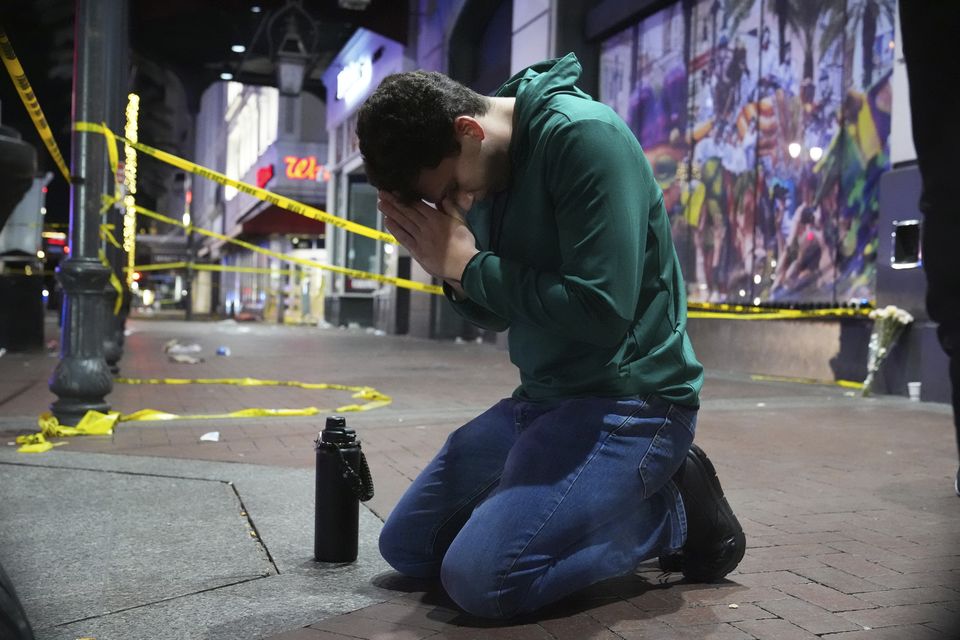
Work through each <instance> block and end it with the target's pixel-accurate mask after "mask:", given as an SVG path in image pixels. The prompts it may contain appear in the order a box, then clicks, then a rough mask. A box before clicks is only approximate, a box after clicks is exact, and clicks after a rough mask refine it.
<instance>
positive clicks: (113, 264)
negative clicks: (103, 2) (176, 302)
mask: <svg viewBox="0 0 960 640" xmlns="http://www.w3.org/2000/svg"><path fill="white" fill-rule="evenodd" d="M110 4H111V10H110V11H108V12H107V15H106V17H107V21H106V22H105V23H104V24H103V30H104V31H105V32H107V33H108V34H110V35H108V36H107V38H106V39H105V42H104V55H105V56H106V60H107V62H106V64H107V82H108V87H107V97H106V102H107V120H106V121H107V126H108V127H110V129H111V130H112V131H113V132H114V133H121V134H122V133H123V129H124V123H125V121H126V117H125V116H126V104H127V67H128V60H129V58H128V39H127V0H111V2H110ZM122 151H123V147H122V145H121V147H120V149H118V151H117V153H118V156H119V157H122ZM116 181H117V176H115V175H113V174H112V172H109V171H108V172H107V173H106V174H105V180H104V187H103V188H104V192H105V193H109V194H113V193H115V190H116ZM125 211H126V210H125V207H124V203H123V200H122V199H121V200H120V201H119V202H117V203H115V204H114V205H113V206H112V207H110V210H109V211H107V216H106V222H107V224H109V225H111V226H112V227H113V229H112V231H111V233H112V234H113V237H114V238H115V239H116V241H117V242H118V243H122V242H123V218H124V213H125ZM102 246H103V248H104V251H105V252H106V255H107V261H108V262H109V264H110V269H111V271H113V274H114V276H116V280H115V282H120V283H121V290H120V291H117V290H116V288H115V287H114V286H113V285H112V284H110V283H108V284H107V286H106V288H105V289H104V297H105V298H106V305H107V318H106V320H107V321H106V323H105V325H104V326H105V332H104V336H103V355H104V358H105V359H106V361H107V365H108V366H109V367H110V373H112V374H114V375H116V374H117V373H119V372H120V366H119V362H120V358H122V357H123V330H124V325H125V321H126V314H125V313H124V311H123V307H124V305H123V301H124V300H123V299H124V296H126V295H127V292H126V282H127V280H126V271H125V267H126V261H127V256H126V252H125V251H124V250H123V248H122V247H121V248H118V247H117V246H115V245H114V244H113V243H112V242H109V241H105V242H103V244H102ZM118 298H119V299H120V305H119V308H118V304H117V299H118Z"/></svg>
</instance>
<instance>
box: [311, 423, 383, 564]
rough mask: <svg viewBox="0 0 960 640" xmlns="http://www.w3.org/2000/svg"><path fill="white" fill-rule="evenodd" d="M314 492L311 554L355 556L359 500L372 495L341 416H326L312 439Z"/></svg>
mask: <svg viewBox="0 0 960 640" xmlns="http://www.w3.org/2000/svg"><path fill="white" fill-rule="evenodd" d="M316 445H317V487H316V490H317V493H316V505H315V511H314V538H313V557H314V559H315V560H317V561H319V562H353V561H354V560H356V559H357V540H358V534H359V522H360V501H361V500H363V501H366V500H369V499H370V498H372V497H373V482H372V479H371V477H370V470H369V468H368V467H367V461H366V458H365V457H364V455H363V451H361V449H360V441H359V440H357V432H356V431H354V430H353V429H348V428H347V421H346V420H345V419H344V418H343V417H341V416H331V417H329V418H327V424H326V426H325V427H324V429H323V431H321V432H320V435H319V436H318V437H317V440H316Z"/></svg>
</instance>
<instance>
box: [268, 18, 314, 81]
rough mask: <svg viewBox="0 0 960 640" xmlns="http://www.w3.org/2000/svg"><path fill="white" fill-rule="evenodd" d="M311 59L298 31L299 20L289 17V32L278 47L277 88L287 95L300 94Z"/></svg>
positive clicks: (276, 57)
mask: <svg viewBox="0 0 960 640" xmlns="http://www.w3.org/2000/svg"><path fill="white" fill-rule="evenodd" d="M309 61H310V55H309V54H308V53H307V49H306V47H304V46H303V40H302V39H301V38H300V33H299V32H298V31H297V21H296V20H295V19H294V17H293V16H292V15H291V16H288V17H287V33H286V34H285V35H284V36H283V40H282V41H281V42H280V47H279V48H278V49H277V54H276V56H275V62H276V67H277V88H278V89H280V94H281V95H285V96H298V95H300V90H301V89H303V75H304V72H305V71H306V68H307V63H308V62H309Z"/></svg>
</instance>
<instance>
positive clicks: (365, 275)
mask: <svg viewBox="0 0 960 640" xmlns="http://www.w3.org/2000/svg"><path fill="white" fill-rule="evenodd" d="M133 208H134V209H135V210H136V212H137V213H139V214H141V215H144V216H147V217H148V218H153V219H154V220H159V221H161V222H165V223H167V224H172V225H174V226H177V227H181V228H184V229H188V230H190V231H195V232H197V233H199V234H200V235H204V236H208V237H210V238H216V239H217V240H222V241H223V242H229V243H230V244H235V245H237V246H240V247H243V248H244V249H249V250H250V251H253V252H255V253H259V254H262V255H265V256H270V257H271V258H276V259H278V260H282V261H284V262H292V263H294V264H299V265H303V266H306V267H314V268H316V269H323V270H326V271H333V272H334V273H342V274H344V275H346V276H350V277H351V278H360V279H365V280H375V281H376V282H382V283H384V284H391V285H393V286H395V287H402V288H404V289H412V290H414V291H424V292H426V293H433V294H437V295H443V289H441V288H440V287H438V286H436V285H433V284H426V283H423V282H417V281H416V280H408V279H406V278H395V277H393V276H382V275H380V274H378V273H370V272H367V271H359V270H357V269H348V268H346V267H338V266H336V265H331V264H323V263H322V262H316V261H314V260H308V259H306V258H300V257H297V256H291V255H287V254H283V253H278V252H276V251H270V250H269V249H264V248H263V247H258V246H257V245H255V244H252V243H250V242H245V241H243V240H239V239H237V238H231V237H229V236H225V235H223V234H221V233H217V232H215V231H208V230H206V229H201V228H200V227H195V226H193V225H186V224H183V223H182V222H180V221H179V220H174V219H173V218H169V217H167V216H165V215H163V214H161V213H157V212H156V211H151V210H150V209H145V208H144V207H141V206H140V205H134V207H133ZM174 264H179V263H174ZM185 265H186V263H184V265H183V266H185ZM181 268H182V267H181Z"/></svg>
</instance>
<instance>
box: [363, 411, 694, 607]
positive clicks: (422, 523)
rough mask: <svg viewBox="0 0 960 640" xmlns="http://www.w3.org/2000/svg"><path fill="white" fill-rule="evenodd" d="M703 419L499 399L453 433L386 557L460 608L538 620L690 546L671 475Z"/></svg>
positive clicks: (401, 510) (418, 484)
mask: <svg viewBox="0 0 960 640" xmlns="http://www.w3.org/2000/svg"><path fill="white" fill-rule="evenodd" d="M696 418H697V411H696V409H691V408H688V407H681V406H678V405H671V404H669V403H667V402H665V401H664V400H662V399H660V398H658V397H656V396H653V395H651V396H649V397H647V398H637V397H632V398H577V399H570V400H564V401H561V402H557V403H550V404H543V403H530V402H522V401H519V400H515V399H506V400H502V401H500V402H499V403H498V404H496V405H495V406H494V407H492V408H491V409H489V410H488V411H486V412H485V413H483V414H482V415H480V416H478V417H477V418H475V419H473V420H472V421H470V422H469V423H467V424H466V425H464V426H463V427H460V428H459V429H457V430H456V431H454V432H453V433H452V434H450V436H449V438H448V439H447V441H446V443H445V444H444V445H443V448H442V449H441V450H440V452H439V453H438V454H437V456H436V457H435V458H434V459H433V460H432V461H431V462H430V464H429V465H427V467H426V469H424V470H423V472H422V473H421V474H420V475H419V477H417V479H416V480H415V481H414V482H413V484H412V485H411V486H410V488H409V489H407V492H406V493H405V494H404V496H403V497H402V498H401V499H400V502H399V503H398V504H397V506H396V508H395V509H394V510H393V512H392V513H391V514H390V517H389V518H388V519H387V522H386V523H385V524H384V527H383V531H382V532H381V534H380V552H381V553H382V554H383V557H384V558H385V559H386V561H387V562H388V563H390V565H391V566H392V567H393V568H394V569H396V570H397V571H399V572H400V573H403V574H406V575H409V576H414V577H423V578H429V577H437V576H439V577H440V579H441V581H442V582H443V586H444V588H445V589H446V590H447V593H448V594H449V595H450V597H451V598H453V600H454V601H455V602H456V603H457V604H458V605H459V606H460V607H462V608H463V609H464V610H465V611H467V612H469V613H472V614H474V615H477V616H482V617H487V618H507V617H510V616H514V615H517V614H520V613H526V612H530V611H534V610H536V609H538V608H540V607H542V606H544V605H546V604H548V603H551V602H554V601H556V600H558V599H559V598H561V597H563V596H565V595H568V594H570V593H573V592H574V591H577V590H579V589H582V588H584V587H586V586H588V585H591V584H593V583H595V582H599V581H600V580H604V579H606V578H611V577H614V576H619V575H624V574H628V573H630V572H631V571H633V570H634V569H635V567H636V566H637V564H638V563H640V562H642V561H643V560H646V559H648V558H652V557H654V556H657V555H659V554H662V553H669V552H672V551H675V550H677V549H679V548H680V547H682V546H683V542H684V540H685V539H686V515H685V513H684V509H683V502H682V501H681V499H680V492H679V491H678V490H677V488H676V486H675V485H674V484H673V482H672V481H671V480H670V478H671V476H672V475H673V473H674V472H675V471H676V470H677V469H678V468H679V466H680V464H681V463H682V462H683V459H684V457H685V456H686V453H687V450H688V449H689V448H690V444H691V442H692V441H693V434H694V429H695V425H696Z"/></svg>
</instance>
